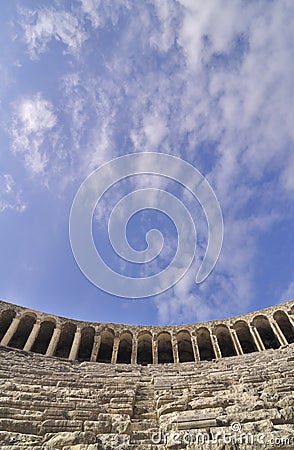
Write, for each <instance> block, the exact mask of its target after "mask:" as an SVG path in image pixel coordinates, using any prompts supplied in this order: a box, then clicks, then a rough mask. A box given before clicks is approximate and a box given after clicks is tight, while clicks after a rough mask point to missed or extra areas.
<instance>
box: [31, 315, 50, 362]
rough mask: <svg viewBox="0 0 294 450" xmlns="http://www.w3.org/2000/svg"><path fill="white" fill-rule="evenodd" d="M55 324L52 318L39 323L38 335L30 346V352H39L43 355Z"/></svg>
mask: <svg viewBox="0 0 294 450" xmlns="http://www.w3.org/2000/svg"><path fill="white" fill-rule="evenodd" d="M55 326H56V323H55V321H54V322H53V321H52V320H44V321H43V322H42V323H41V324H40V330H39V333H38V336H37V337H36V340H35V342H34V345H33V346H32V348H31V351H32V352H35V353H41V354H42V355H45V353H46V350H47V348H48V345H49V343H50V340H51V337H52V334H53V331H54V328H55Z"/></svg>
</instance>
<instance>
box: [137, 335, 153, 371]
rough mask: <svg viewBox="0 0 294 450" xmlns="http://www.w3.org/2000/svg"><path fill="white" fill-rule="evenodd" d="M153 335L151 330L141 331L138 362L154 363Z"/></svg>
mask: <svg viewBox="0 0 294 450" xmlns="http://www.w3.org/2000/svg"><path fill="white" fill-rule="evenodd" d="M152 362H153V355H152V335H151V333H150V332H149V331H141V333H140V334H139V336H138V348H137V363H138V364H142V365H147V364H152Z"/></svg>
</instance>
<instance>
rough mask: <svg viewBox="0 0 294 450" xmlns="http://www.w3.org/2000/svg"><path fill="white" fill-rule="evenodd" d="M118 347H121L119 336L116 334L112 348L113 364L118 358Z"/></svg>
mask: <svg viewBox="0 0 294 450" xmlns="http://www.w3.org/2000/svg"><path fill="white" fill-rule="evenodd" d="M118 347H119V337H118V336H115V338H114V341H113V348H112V355H111V364H115V363H116V360H117V354H118Z"/></svg>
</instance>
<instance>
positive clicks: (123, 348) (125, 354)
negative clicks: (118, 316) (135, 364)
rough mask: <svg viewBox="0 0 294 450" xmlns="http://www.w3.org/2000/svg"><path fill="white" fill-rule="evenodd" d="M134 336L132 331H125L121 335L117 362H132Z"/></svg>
mask: <svg viewBox="0 0 294 450" xmlns="http://www.w3.org/2000/svg"><path fill="white" fill-rule="evenodd" d="M132 341H133V336H132V333H131V332H130V331H123V332H122V333H121V335H120V337H119V346H118V352H117V359H116V362H117V363H119V364H120V363H121V364H131V357H132Z"/></svg>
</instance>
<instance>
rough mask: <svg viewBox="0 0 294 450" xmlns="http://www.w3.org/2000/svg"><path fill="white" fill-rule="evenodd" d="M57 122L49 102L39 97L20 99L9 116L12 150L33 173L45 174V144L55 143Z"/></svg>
mask: <svg viewBox="0 0 294 450" xmlns="http://www.w3.org/2000/svg"><path fill="white" fill-rule="evenodd" d="M56 122H57V118H56V115H55V114H54V111H53V106H52V104H51V102H49V101H48V100H46V99H44V98H43V96H42V94H40V93H38V94H37V95H35V96H33V97H29V98H23V99H20V100H19V102H18V103H15V105H14V114H13V117H12V127H11V136H12V151H13V152H14V153H15V154H19V155H20V156H21V157H22V158H23V160H24V164H25V166H26V167H27V168H28V169H29V170H30V171H32V172H33V173H35V174H41V173H43V172H44V170H45V168H46V166H47V164H48V160H49V154H48V153H47V149H46V143H47V142H48V141H49V142H50V141H51V142H53V141H54V133H52V130H53V129H54V127H55V125H56Z"/></svg>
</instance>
